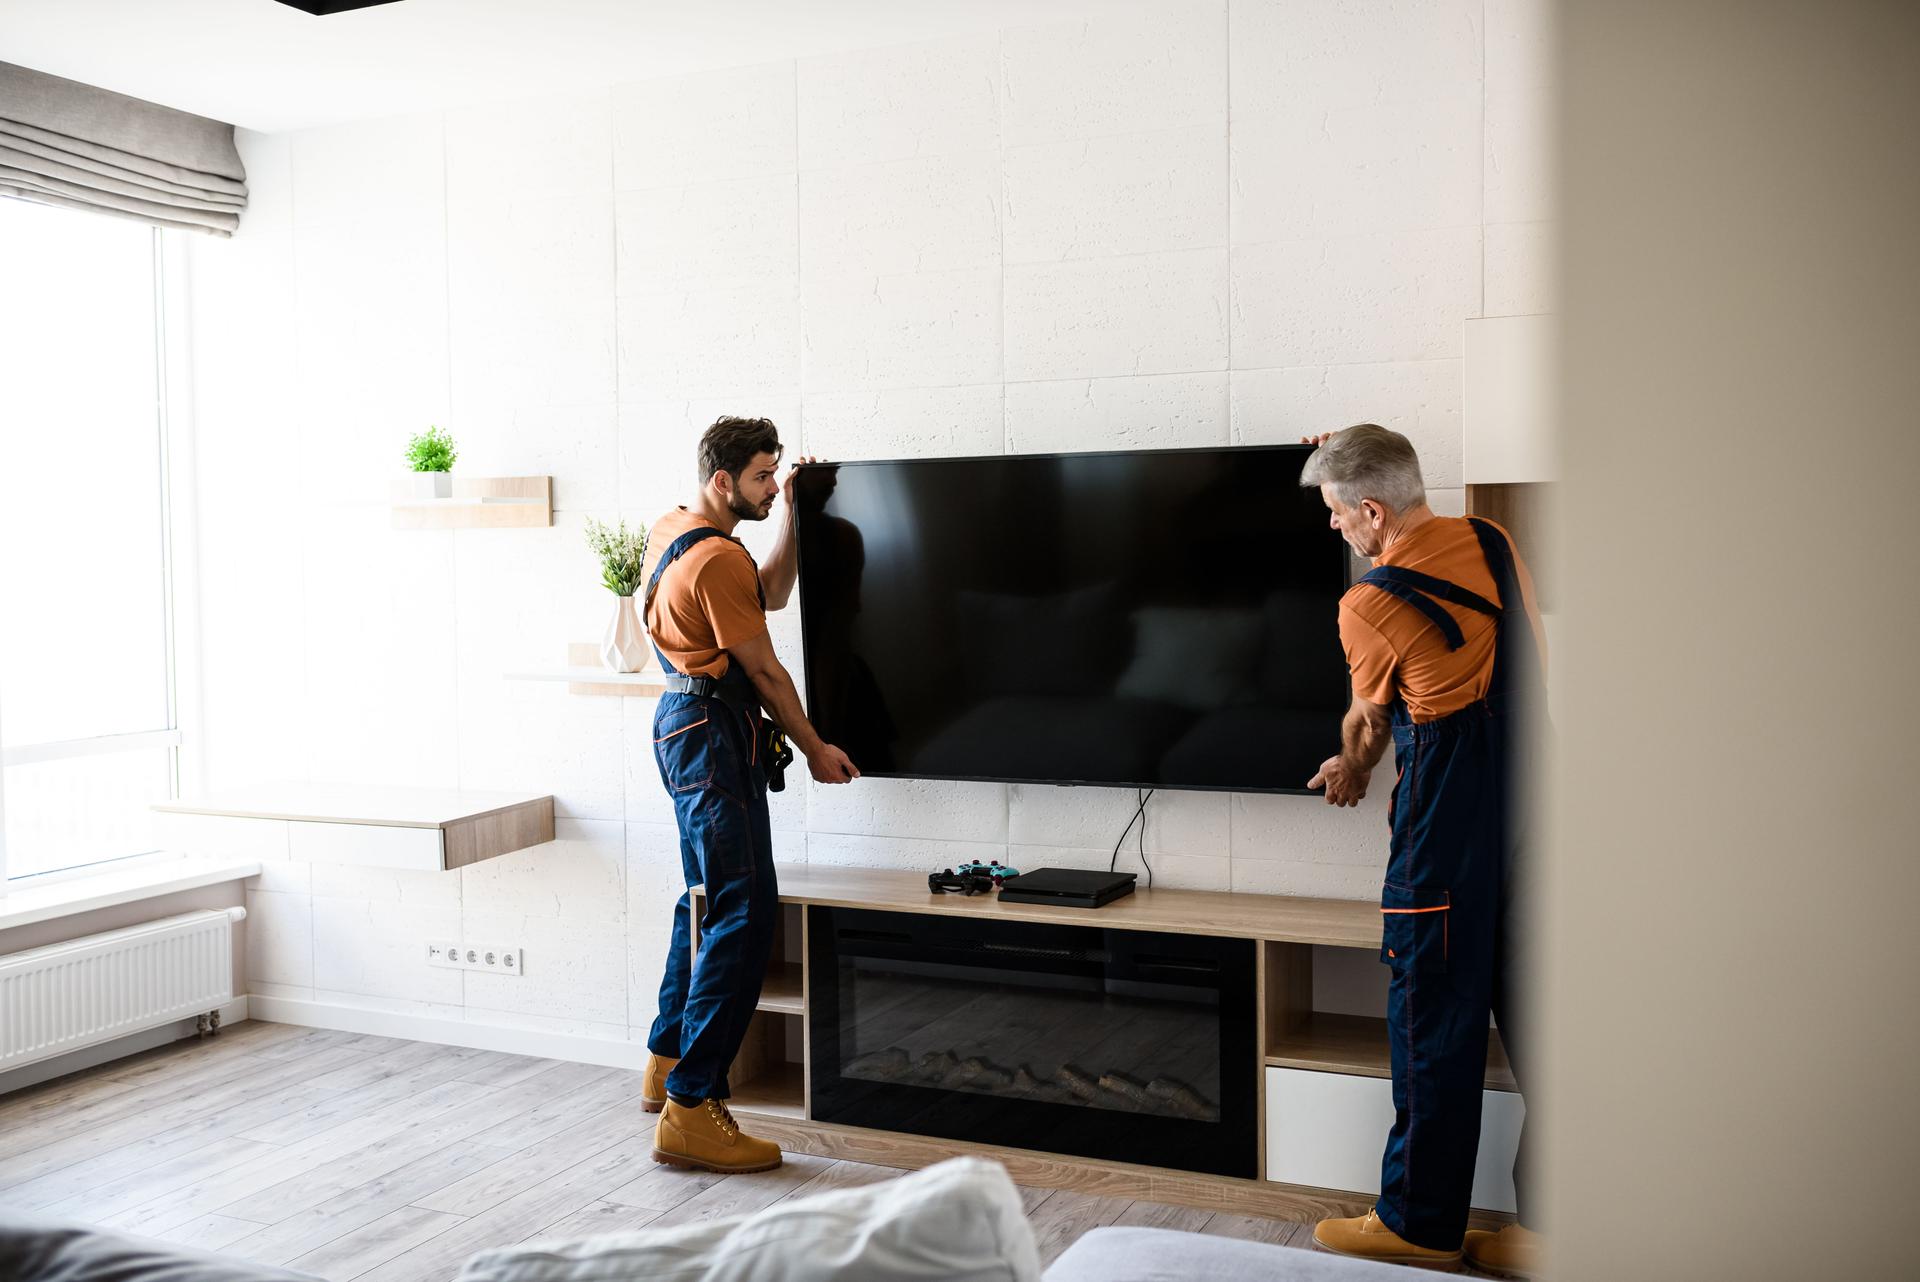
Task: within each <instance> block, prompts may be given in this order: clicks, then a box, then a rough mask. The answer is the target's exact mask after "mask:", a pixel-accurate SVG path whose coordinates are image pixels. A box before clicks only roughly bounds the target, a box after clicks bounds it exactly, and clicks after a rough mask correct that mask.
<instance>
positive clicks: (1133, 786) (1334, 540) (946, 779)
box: [794, 443, 1353, 797]
mask: <svg viewBox="0 0 1920 1282" xmlns="http://www.w3.org/2000/svg"><path fill="white" fill-rule="evenodd" d="M1314 449H1315V447H1314V446H1311V445H1301V444H1286V443H1277V444H1271V445H1194V446H1185V447H1173V448H1162V449H1149V450H1055V451H1051V452H1048V453H1042V454H943V455H938V456H935V457H930V458H921V457H907V458H890V459H846V460H840V459H816V460H814V461H813V462H811V463H796V464H795V465H794V471H795V472H796V473H798V472H802V471H806V470H807V469H809V468H815V467H833V468H842V467H894V466H898V465H899V464H902V463H982V462H1004V463H1011V462H1017V461H1029V460H1031V461H1044V460H1047V459H1062V458H1070V459H1086V458H1114V457H1125V458H1151V457H1154V456H1157V455H1169V454H1200V453H1206V454H1240V453H1245V454H1259V453H1266V452H1269V451H1273V452H1288V451H1304V452H1305V453H1307V454H1311V453H1312V452H1313V451H1314ZM1304 461H1305V460H1304V459H1303V460H1302V462H1304ZM796 502H797V500H796ZM801 519H803V518H802V516H801V514H800V513H799V511H798V510H797V508H796V510H795V513H794V536H795V548H794V553H795V556H794V567H795V569H794V573H795V580H794V582H795V587H796V590H797V589H798V587H799V584H800V583H801V581H802V580H804V578H805V576H806V553H805V548H806V540H805V539H803V538H800V537H799V522H800V520H801ZM1328 535H1329V540H1330V548H1329V552H1328V555H1329V556H1333V557H1337V558H1339V561H1340V578H1341V580H1342V581H1343V582H1344V583H1345V584H1346V587H1351V586H1352V584H1353V563H1352V561H1351V560H1350V558H1349V557H1348V555H1347V544H1346V540H1344V539H1342V538H1340V537H1339V536H1338V535H1337V534H1335V533H1334V532H1333V531H1332V530H1331V529H1329V530H1328ZM1341 590H1342V592H1344V591H1345V590H1346V588H1345V587H1343V588H1342V589H1341ZM799 595H800V659H801V680H802V683H803V687H804V690H805V694H806V705H807V708H808V709H809V710H811V709H812V707H813V656H812V654H811V652H810V651H809V649H808V646H807V636H808V630H807V595H806V593H805V592H804V591H802V592H800V594H799ZM1336 605H1337V598H1336ZM1346 691H1347V694H1346V700H1345V702H1346V704H1347V705H1348V706H1351V704H1352V702H1353V682H1352V681H1351V680H1348V681H1347V683H1346ZM1344 715H1345V709H1344V708H1343V709H1342V710H1341V711H1340V712H1337V713H1332V714H1331V715H1330V718H1329V721H1328V726H1327V742H1328V745H1329V747H1328V755H1329V756H1331V755H1333V754H1334V753H1337V752H1338V751H1339V748H1340V719H1341V717H1342V716H1344ZM829 742H831V741H829ZM856 764H857V763H856ZM860 777H861V778H863V779H925V780H928V781H931V782H936V783H997V784H1035V785H1044V786H1047V787H1054V788H1111V789H1114V790H1116V791H1128V790H1131V791H1134V792H1136V793H1148V792H1213V793H1228V794H1246V795H1250V796H1263V797H1272V796H1305V797H1318V796H1320V795H1322V794H1321V792H1320V791H1319V790H1318V789H1310V788H1308V787H1306V780H1304V779H1303V780H1301V782H1300V786H1298V787H1292V788H1284V787H1283V788H1249V787H1230V786H1226V785H1222V784H1199V783H1153V782H1138V783H1115V782H1112V781H1110V780H1106V779H1065V778H1062V779H1034V778H1030V777H1026V776H1022V777H1020V778H1009V777H1007V776H1004V775H950V774H925V773H920V772H911V773H909V772H906V771H897V770H866V769H862V770H861V771H860Z"/></svg>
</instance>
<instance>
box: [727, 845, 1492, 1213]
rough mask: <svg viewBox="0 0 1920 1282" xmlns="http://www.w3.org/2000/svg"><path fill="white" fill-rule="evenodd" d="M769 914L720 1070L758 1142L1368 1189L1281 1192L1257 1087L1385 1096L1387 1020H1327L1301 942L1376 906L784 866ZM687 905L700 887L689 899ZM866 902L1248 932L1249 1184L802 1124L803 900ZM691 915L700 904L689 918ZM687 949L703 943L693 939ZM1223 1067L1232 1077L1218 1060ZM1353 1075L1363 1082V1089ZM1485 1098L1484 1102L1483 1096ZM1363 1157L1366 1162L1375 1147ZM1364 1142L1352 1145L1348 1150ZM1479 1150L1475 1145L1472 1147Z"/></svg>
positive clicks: (884, 907)
mask: <svg viewBox="0 0 1920 1282" xmlns="http://www.w3.org/2000/svg"><path fill="white" fill-rule="evenodd" d="M779 878H780V904H781V915H780V924H779V928H778V933H777V937H776V939H775V942H774V949H773V958H772V961H771V962H770V963H769V967H768V973H767V981H766V986H765V988H764V989H763V990H762V993H761V997H760V1004H759V1009H758V1012H757V1013H756V1015H755V1017H754V1024H753V1027H752V1029H751V1030H750V1031H749V1033H748V1036H747V1040H746V1043H745V1044H744V1045H743V1046H742V1047H741V1051H740V1055H739V1057H738V1058H737V1059H736V1060H735V1062H734V1066H733V1073H732V1086H733V1100H732V1104H733V1108H734V1111H735V1112H737V1113H740V1114H743V1115H751V1116H752V1118H753V1129H754V1132H755V1133H756V1134H762V1135H765V1136H766V1137H767V1138H769V1139H772V1140H776V1141H778V1142H779V1143H780V1144H781V1145H783V1146H784V1147H786V1148H788V1149H790V1150H792V1151H795V1152H800V1153H810V1154H814V1155H817V1156H821V1157H831V1158H844V1159H848V1160H851V1161H859V1162H872V1163H876V1164H878V1165H882V1166H898V1167H920V1166H927V1165H930V1164H932V1163H934V1162H938V1161H941V1160H943V1159H945V1158H949V1157H953V1156H956V1155H959V1154H963V1153H972V1154H977V1155H981V1156H986V1157H991V1158H993V1159H994V1160H995V1161H998V1162H1000V1163H1001V1164H1002V1165H1004V1166H1005V1167H1006V1168H1007V1170H1008V1171H1009V1172H1010V1173H1011V1174H1012V1176H1013V1178H1014V1179H1015V1180H1016V1181H1017V1182H1019V1183H1022V1184H1029V1185H1038V1186H1042V1187H1058V1188H1068V1189H1074V1190H1078V1191H1081V1192H1087V1193H1094V1194H1100V1195H1103V1196H1109V1197H1124V1198H1139V1199H1146V1200H1151V1201H1155V1202H1169V1203H1173V1204H1176V1205H1184V1206H1195V1207H1202V1208H1206V1209H1209V1210H1216V1211H1228V1212H1234V1213H1239V1214H1254V1215H1267V1216H1274V1217H1278V1218H1282V1219H1289V1220H1314V1219H1318V1218H1320V1217H1322V1216H1325V1215H1358V1214H1361V1213H1363V1212H1364V1211H1365V1210H1366V1209H1367V1208H1368V1207H1369V1206H1371V1205H1372V1203H1373V1197H1372V1196H1371V1195H1370V1194H1366V1193H1358V1192H1352V1191H1344V1190H1340V1189H1334V1188H1325V1187H1316V1186H1312V1185H1307V1184H1299V1183H1286V1182H1283V1181H1282V1180H1281V1179H1279V1178H1276V1177H1275V1175H1274V1174H1273V1171H1272V1170H1270V1168H1273V1167H1277V1166H1279V1165H1280V1164H1281V1163H1280V1162H1277V1161H1275V1159H1274V1156H1273V1145H1274V1139H1275V1137H1276V1136H1277V1135H1279V1134H1280V1133H1281V1132H1279V1131H1277V1130H1275V1129H1274V1128H1271V1127H1270V1119H1269V1117H1268V1102H1269V1091H1270V1089H1271V1090H1274V1091H1275V1092H1278V1091H1279V1090H1280V1089H1281V1088H1283V1087H1286V1086H1287V1085H1288V1083H1290V1082H1292V1081H1295V1080H1301V1081H1306V1082H1309V1083H1317V1082H1320V1081H1321V1079H1318V1078H1304V1079H1298V1078H1296V1077H1294V1076H1293V1075H1296V1074H1300V1073H1309V1074H1331V1075H1335V1077H1333V1078H1328V1079H1326V1083H1327V1084H1329V1085H1334V1086H1336V1087H1346V1086H1353V1087H1357V1088H1358V1089H1361V1090H1365V1091H1377V1089H1378V1088H1383V1087H1384V1085H1385V1082H1384V1080H1383V1079H1386V1078H1388V1077H1389V1076H1390V1070H1389V1066H1388V1051H1387V1028H1386V1021H1385V1020H1383V1019H1368V1018H1364V1017H1360V1016H1353V1015H1339V1014H1329V1013H1324V1012H1317V1011H1315V1010H1314V1009H1313V949H1314V947H1315V946H1316V945H1318V946H1324V947H1331V948H1356V949H1364V950H1366V951H1368V952H1369V953H1375V954H1377V953H1378V952H1379V949H1380V911H1379V909H1378V908H1377V907H1376V906H1375V905H1373V904H1368V903H1361V902H1357V901H1353V900H1343V899H1304V898H1295V897H1292V896H1287V895H1251V894H1230V893H1223V892H1217V891H1198V890H1140V891H1136V892H1135V893H1134V894H1132V895H1129V896H1128V897H1127V898H1125V899H1121V900H1118V901H1116V902H1115V903H1112V904H1109V905H1107V906H1106V907H1104V908H1098V909H1083V908H1057V907H1053V906H1050V905H1045V904H1009V903H1001V902H1000V901H999V899H998V898H997V897H994V896H985V895H982V896H972V897H967V896H961V895H935V894H931V893H929V892H928V890H927V881H926V874H925V873H917V872H897V871H888V870H875V869H865V868H841V867H832V866H824V865H781V866H780V867H779ZM694 893H695V895H696V897H698V896H699V891H698V889H697V888H696V890H695V892H694ZM813 904H819V905H825V906H829V907H837V908H866V909H874V910H878V911H883V912H903V913H928V914H943V913H944V914H954V915H959V916H967V917H985V918H993V919H996V920H999V921H1003V922H1006V921H1026V922H1047V923H1061V924H1065V925H1072V926H1097V927H1104V928H1110V929H1125V930H1141V931H1161V932H1167V933H1172V934H1193V935H1211V936H1216V937H1225V938H1233V939H1250V940H1253V941H1255V942H1256V944H1257V947H1256V949H1255V957H1256V965H1257V967H1258V975H1257V978H1256V983H1257V993H1258V998H1257V1001H1256V1010H1257V1012H1258V1021H1259V1027H1258V1032H1257V1036H1256V1038H1255V1042H1254V1045H1255V1047H1256V1050H1257V1054H1258V1058H1257V1060H1256V1061H1254V1062H1251V1063H1248V1064H1247V1065H1246V1066H1245V1071H1246V1072H1248V1073H1251V1074H1254V1075H1256V1078H1257V1080H1258V1081H1259V1084H1260V1085H1259V1091H1260V1093H1259V1101H1260V1105H1259V1113H1258V1117H1259V1123H1258V1125H1259V1127H1260V1130H1261V1133H1262V1137H1263V1139H1262V1142H1261V1144H1260V1145H1259V1148H1260V1153H1261V1162H1260V1171H1259V1178H1256V1179H1250V1180H1249V1179H1236V1178H1232V1177H1229V1176H1218V1175H1199V1174H1193V1173H1191V1172H1186V1171H1171V1170H1165V1169H1162V1168H1159V1167H1151V1166H1136V1165H1131V1164H1128V1163H1122V1162H1108V1161H1099V1160H1095V1159H1091V1158H1083V1157H1070V1156H1063V1155H1056V1154H1049V1153H1039V1152H1033V1151H1031V1150H1027V1149H1021V1148H1008V1147H1000V1146H994V1145H985V1144H970V1143H965V1142H961V1141H954V1140H946V1139H934V1138H929V1137H925V1136H918V1135H905V1134H901V1133H898V1132H893V1131H879V1130H870V1129H867V1128H864V1127H856V1126H839V1125H831V1124H827V1123H821V1122H815V1121H812V1120H811V1119H810V1117H809V1115H808V1100H809V1099H810V1097H811V1092H810V1090H809V1083H808V1076H809V1073H808V1064H809V1060H810V1056H809V1055H808V1053H807V1038H808V1029H807V1019H806V1013H807V998H808V988H809V980H810V977H809V975H808V973H807V961H806V958H807V947H806V931H807V914H806V911H805V910H806V908H807V906H808V905H813ZM698 911H699V906H698V905H696V913H695V920H696V921H697V920H698ZM694 947H695V948H696V949H697V948H698V947H699V941H698V938H697V937H696V939H695V941H694ZM1489 1037H1490V1044H1489V1050H1488V1056H1487V1089H1488V1091H1489V1092H1490V1093H1494V1092H1499V1093H1511V1092H1513V1090H1514V1089H1515V1088H1514V1082H1513V1075H1512V1073H1511V1072H1510V1071H1509V1070H1508V1068H1507V1062H1506V1055H1505V1053H1504V1051H1503V1050H1502V1049H1501V1046H1500V1041H1499V1035H1498V1033H1497V1032H1491V1033H1490V1034H1489ZM1222 1071H1223V1072H1225V1071H1228V1067H1227V1066H1225V1065H1223V1066H1222ZM1362 1079H1369V1080H1366V1081H1363V1080H1362ZM1489 1098H1490V1099H1491V1098H1493V1096H1492V1095H1491V1094H1490V1095H1489ZM1385 1137H1386V1135H1385V1131H1384V1129H1381V1130H1379V1131H1378V1136H1377V1140H1376V1141H1375V1142H1374V1144H1373V1147H1372V1148H1371V1150H1370V1151H1364V1150H1363V1151H1362V1152H1361V1153H1360V1154H1359V1160H1361V1161H1367V1160H1370V1161H1372V1162H1375V1163H1377V1161H1378V1157H1379V1141H1384V1139H1385ZM1360 1142H1362V1143H1364V1141H1360ZM1484 1147H1485V1145H1484V1144H1483V1148H1484ZM1510 1220H1511V1216H1508V1215H1504V1214H1501V1213H1498V1212H1494V1211H1480V1210H1476V1211H1475V1212H1474V1215H1473V1222H1474V1223H1475V1224H1476V1225H1479V1226H1482V1227H1498V1226H1499V1225H1500V1224H1504V1223H1507V1222H1509V1221H1510Z"/></svg>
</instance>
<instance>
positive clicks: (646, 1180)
mask: <svg viewBox="0 0 1920 1282" xmlns="http://www.w3.org/2000/svg"><path fill="white" fill-rule="evenodd" d="M729 1178H731V1179H741V1178H744V1177H742V1176H738V1175H735V1176H725V1175H714V1174H712V1173H710V1172H708V1171H688V1170H682V1169H681V1168H680V1167H678V1166H668V1165H667V1164H666V1163H664V1162H650V1163H648V1169H647V1170H645V1171H642V1172H641V1173H640V1174H639V1175H637V1176H635V1177H634V1178H633V1179H631V1180H629V1181H627V1182H626V1183H625V1184H622V1185H621V1186H620V1187H619V1188H616V1189H609V1190H608V1191H607V1195H606V1196H607V1200H608V1201H609V1202H624V1203H626V1204H627V1205H628V1206H637V1207H641V1208H643V1209H645V1210H649V1211H671V1210H672V1209H673V1208H674V1207H676V1206H678V1205H680V1204H681V1203H682V1202H684V1201H686V1200H687V1199H688V1198H690V1197H696V1196H698V1195H699V1194H701V1193H704V1192H706V1191H707V1190H708V1189H710V1188H712V1187H713V1186H714V1185H716V1184H718V1183H719V1182H720V1181H721V1180H724V1179H729Z"/></svg>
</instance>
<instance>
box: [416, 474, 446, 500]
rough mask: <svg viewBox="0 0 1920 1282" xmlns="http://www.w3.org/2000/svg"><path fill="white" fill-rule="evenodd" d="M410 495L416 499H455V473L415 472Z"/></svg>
mask: <svg viewBox="0 0 1920 1282" xmlns="http://www.w3.org/2000/svg"><path fill="white" fill-rule="evenodd" d="M409 479H410V480H411V481H412V488H411V489H410V491H409V493H410V494H411V495H412V497H413V498H415V499H450V498H452V497H453V473H451V472H415V473H414V474H413V475H412V477H411V478H409Z"/></svg>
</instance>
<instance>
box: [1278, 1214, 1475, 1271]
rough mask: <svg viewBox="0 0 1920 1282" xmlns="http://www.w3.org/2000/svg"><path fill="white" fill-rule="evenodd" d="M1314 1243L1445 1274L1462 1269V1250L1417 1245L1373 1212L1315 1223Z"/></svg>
mask: <svg viewBox="0 0 1920 1282" xmlns="http://www.w3.org/2000/svg"><path fill="white" fill-rule="evenodd" d="M1313 1244H1314V1245H1315V1246H1317V1247H1319V1248H1320V1249H1321V1250H1322V1251H1331V1252H1333V1253H1334V1254H1335V1255H1351V1256H1354V1257H1356V1258H1358V1259H1362V1260H1379V1261H1381V1262H1382V1263H1385V1264H1411V1265H1415V1266H1416V1267H1418V1268H1423V1269H1435V1270H1437V1271H1439V1272H1441V1273H1458V1272H1459V1271H1460V1252H1458V1251H1436V1250H1434V1249H1433V1248H1431V1247H1425V1246H1415V1245H1414V1244H1413V1243H1411V1242H1409V1241H1407V1240H1406V1239H1405V1238H1403V1237H1401V1236H1400V1235H1399V1234H1398V1233H1395V1232H1394V1231H1393V1230H1392V1229H1390V1228H1388V1227H1387V1226H1386V1225H1385V1224H1384V1223H1382V1222H1381V1220H1380V1217H1379V1216H1378V1215H1375V1214H1374V1213H1373V1212H1372V1211H1368V1212H1367V1213H1366V1214H1365V1215H1363V1216H1360V1217H1359V1218H1358V1219H1353V1220H1336V1219H1329V1220H1322V1221H1320V1223H1318V1224H1316V1225H1314V1226H1313Z"/></svg>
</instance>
